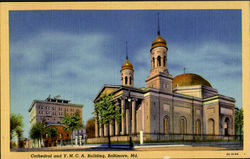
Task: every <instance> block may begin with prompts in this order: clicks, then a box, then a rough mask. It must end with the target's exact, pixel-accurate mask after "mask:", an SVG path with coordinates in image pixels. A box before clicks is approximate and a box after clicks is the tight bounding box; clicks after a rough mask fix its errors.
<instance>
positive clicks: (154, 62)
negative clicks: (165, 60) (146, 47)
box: [152, 57, 155, 68]
mask: <svg viewBox="0 0 250 159" xmlns="http://www.w3.org/2000/svg"><path fill="white" fill-rule="evenodd" d="M152 65H153V66H152V67H153V68H155V58H154V57H153V64H152Z"/></svg>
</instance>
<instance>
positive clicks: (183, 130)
mask: <svg viewBox="0 0 250 159" xmlns="http://www.w3.org/2000/svg"><path fill="white" fill-rule="evenodd" d="M186 129H187V123H186V118H185V117H181V119H180V134H186Z"/></svg>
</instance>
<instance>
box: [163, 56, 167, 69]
mask: <svg viewBox="0 0 250 159" xmlns="http://www.w3.org/2000/svg"><path fill="white" fill-rule="evenodd" d="M166 61H167V58H166V56H164V59H163V66H164V67H166Z"/></svg>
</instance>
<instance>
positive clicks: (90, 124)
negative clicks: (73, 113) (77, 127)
mask: <svg viewBox="0 0 250 159" xmlns="http://www.w3.org/2000/svg"><path fill="white" fill-rule="evenodd" d="M86 134H87V137H95V119H94V118H92V119H89V120H88V121H87V124H86Z"/></svg>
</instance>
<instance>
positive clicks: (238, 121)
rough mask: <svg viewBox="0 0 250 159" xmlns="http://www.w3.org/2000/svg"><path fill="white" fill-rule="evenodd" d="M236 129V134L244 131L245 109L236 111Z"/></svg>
mask: <svg viewBox="0 0 250 159" xmlns="http://www.w3.org/2000/svg"><path fill="white" fill-rule="evenodd" d="M235 131H236V134H242V133H243V109H242V108H240V109H239V110H237V111H235Z"/></svg>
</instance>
